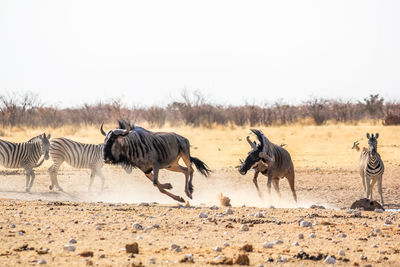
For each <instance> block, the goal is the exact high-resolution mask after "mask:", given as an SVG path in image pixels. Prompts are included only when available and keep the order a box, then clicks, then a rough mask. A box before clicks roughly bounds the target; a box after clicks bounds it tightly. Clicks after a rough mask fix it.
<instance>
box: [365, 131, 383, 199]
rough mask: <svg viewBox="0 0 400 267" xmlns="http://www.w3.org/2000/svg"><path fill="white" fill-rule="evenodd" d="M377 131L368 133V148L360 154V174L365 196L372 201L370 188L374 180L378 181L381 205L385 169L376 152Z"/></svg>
mask: <svg viewBox="0 0 400 267" xmlns="http://www.w3.org/2000/svg"><path fill="white" fill-rule="evenodd" d="M378 137H379V133H376V134H375V136H374V134H371V135H370V134H369V133H367V138H368V149H367V150H363V151H362V152H361V155H360V175H361V180H362V184H363V187H364V192H365V196H366V198H369V199H370V200H371V201H372V190H373V188H374V185H375V183H376V182H378V192H379V194H380V196H381V203H382V206H383V204H384V203H383V196H382V175H383V172H384V170H385V166H384V165H383V161H382V159H381V156H380V155H379V153H378V142H377V139H378Z"/></svg>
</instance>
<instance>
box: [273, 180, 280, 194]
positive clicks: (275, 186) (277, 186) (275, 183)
mask: <svg viewBox="0 0 400 267" xmlns="http://www.w3.org/2000/svg"><path fill="white" fill-rule="evenodd" d="M272 185H273V186H274V189H275V191H276V193H277V194H278V197H279V198H281V192H280V191H279V178H275V179H273V180H272Z"/></svg>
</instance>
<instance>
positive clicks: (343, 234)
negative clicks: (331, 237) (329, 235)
mask: <svg viewBox="0 0 400 267" xmlns="http://www.w3.org/2000/svg"><path fill="white" fill-rule="evenodd" d="M339 237H342V238H345V237H347V235H346V234H345V233H340V234H339Z"/></svg>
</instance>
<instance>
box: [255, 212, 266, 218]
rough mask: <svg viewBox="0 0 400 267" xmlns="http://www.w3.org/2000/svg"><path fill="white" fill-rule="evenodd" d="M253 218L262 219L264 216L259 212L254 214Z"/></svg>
mask: <svg viewBox="0 0 400 267" xmlns="http://www.w3.org/2000/svg"><path fill="white" fill-rule="evenodd" d="M254 217H256V218H264V215H263V214H262V213H261V212H256V213H255V214H254Z"/></svg>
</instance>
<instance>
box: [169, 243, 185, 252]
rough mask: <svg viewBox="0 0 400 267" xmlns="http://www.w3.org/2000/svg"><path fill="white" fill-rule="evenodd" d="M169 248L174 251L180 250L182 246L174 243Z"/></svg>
mask: <svg viewBox="0 0 400 267" xmlns="http://www.w3.org/2000/svg"><path fill="white" fill-rule="evenodd" d="M171 250H173V251H175V252H182V248H181V247H180V246H178V245H176V244H172V245H171Z"/></svg>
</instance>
